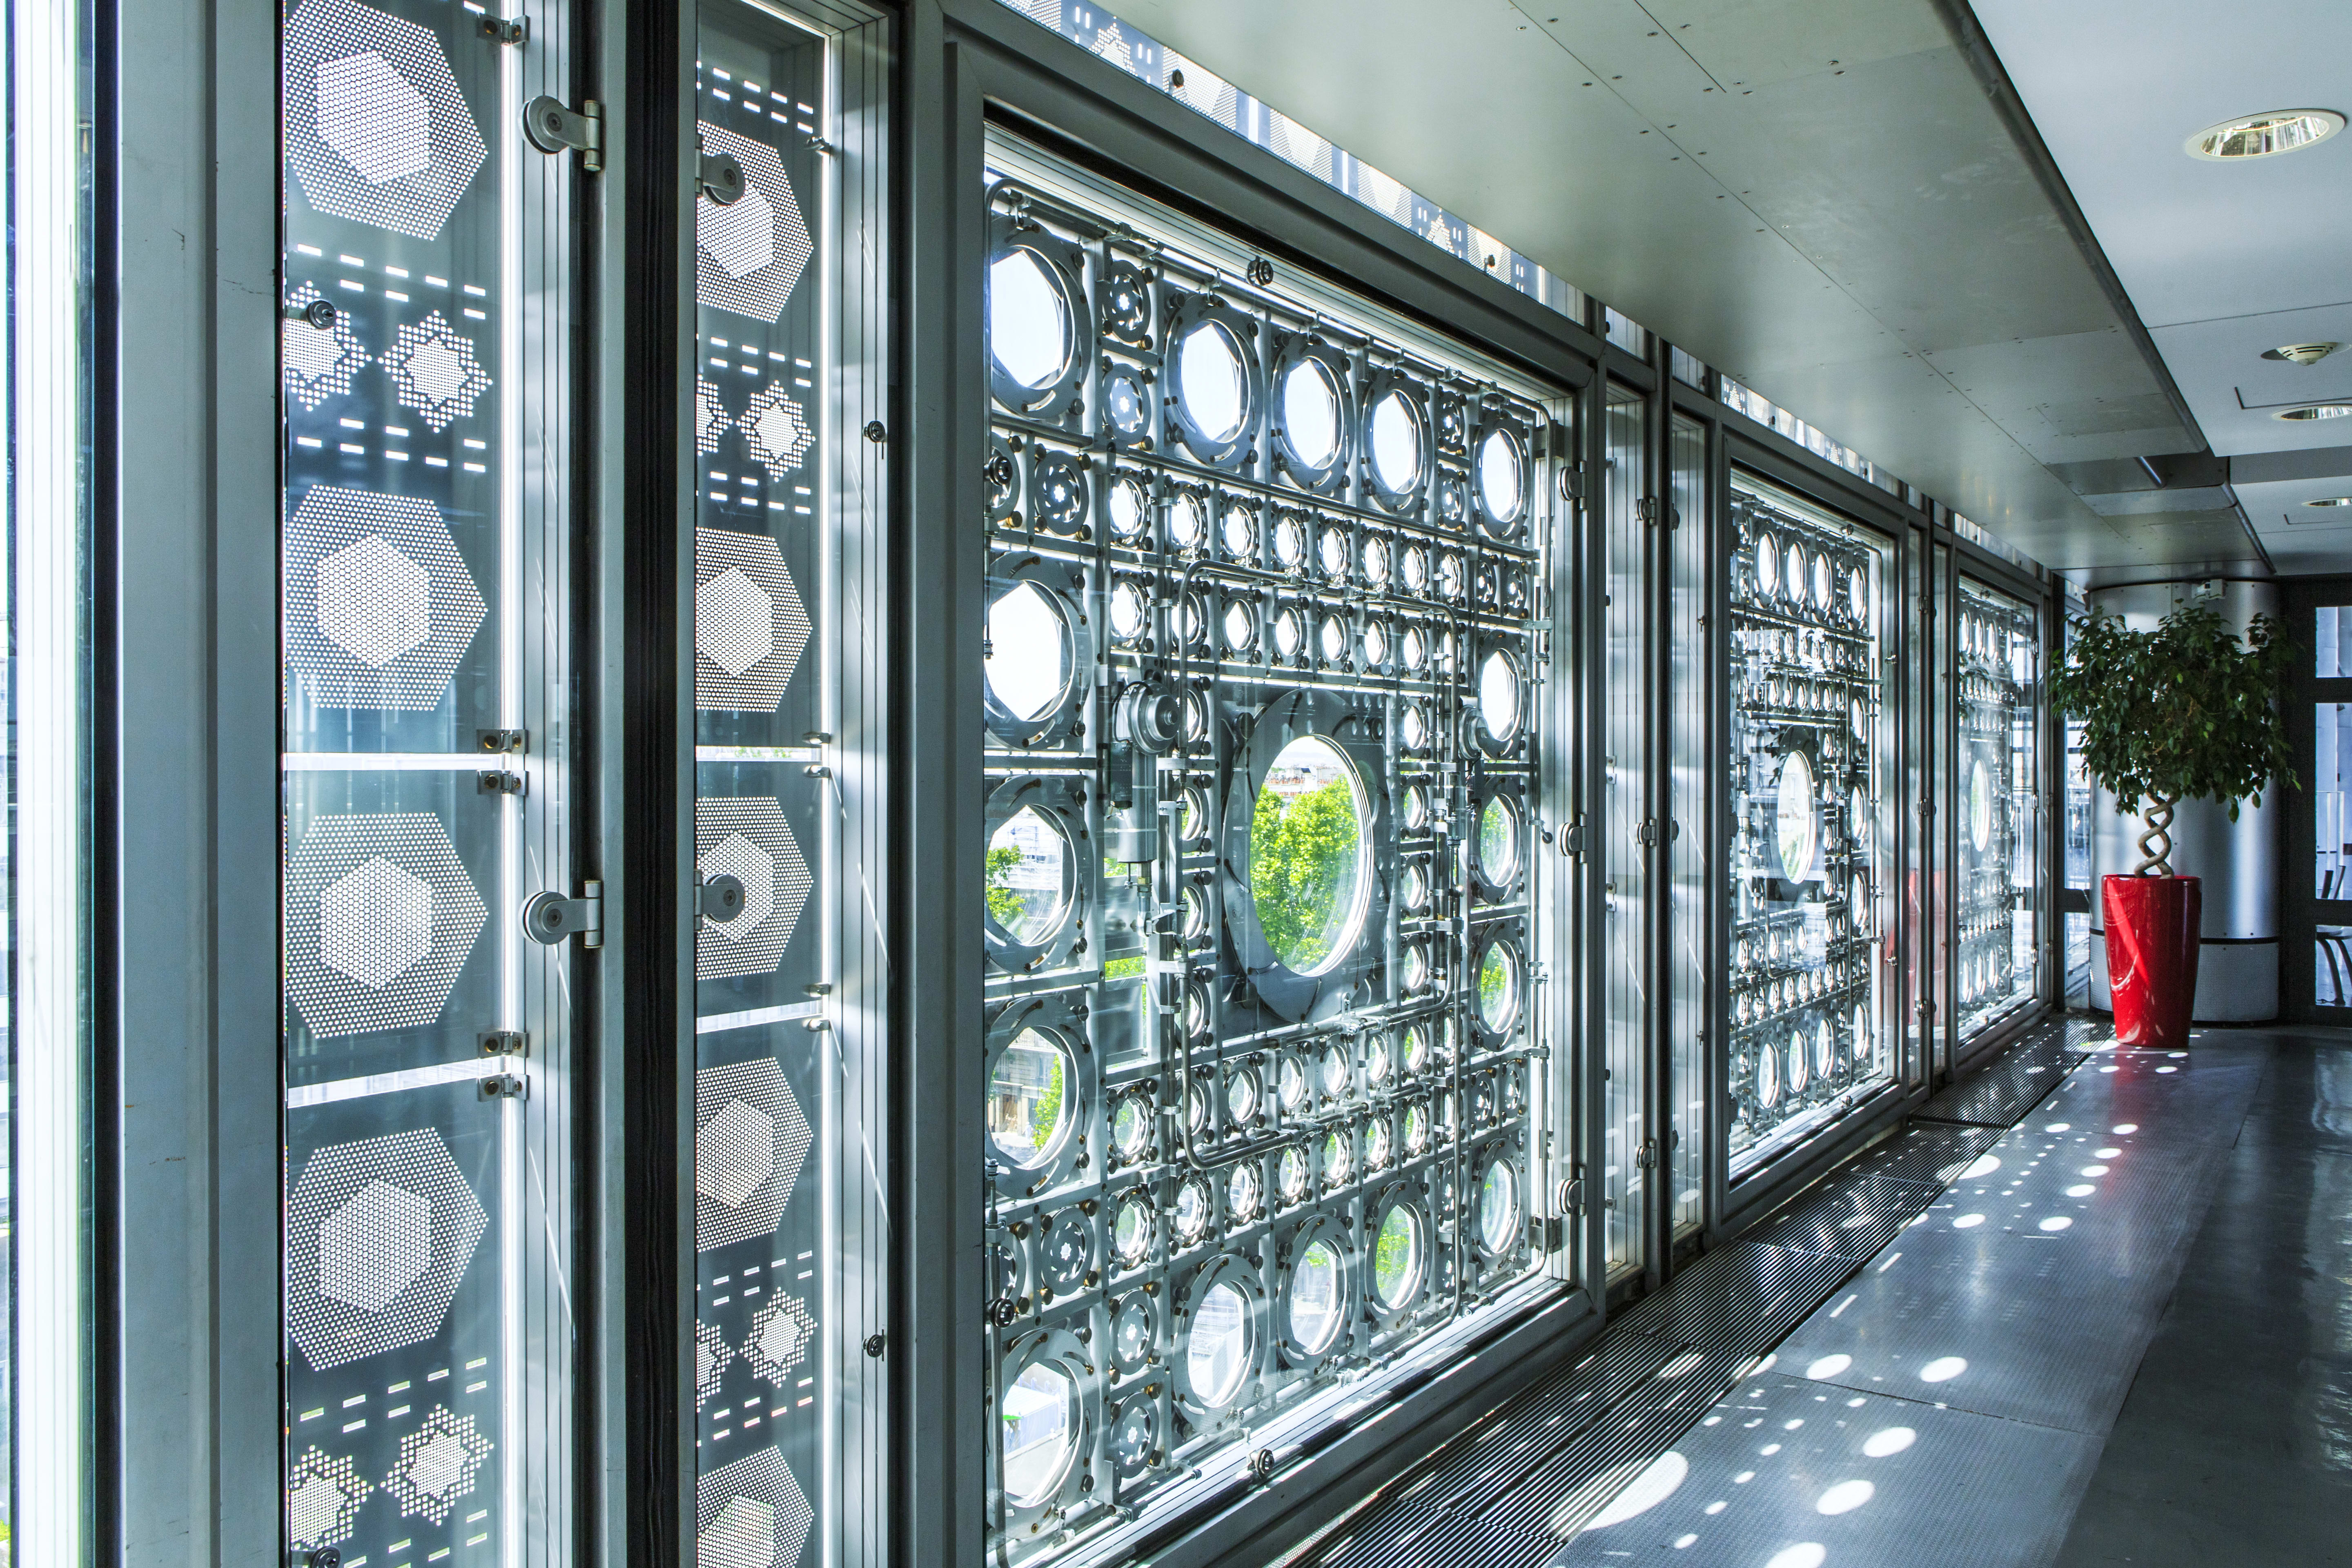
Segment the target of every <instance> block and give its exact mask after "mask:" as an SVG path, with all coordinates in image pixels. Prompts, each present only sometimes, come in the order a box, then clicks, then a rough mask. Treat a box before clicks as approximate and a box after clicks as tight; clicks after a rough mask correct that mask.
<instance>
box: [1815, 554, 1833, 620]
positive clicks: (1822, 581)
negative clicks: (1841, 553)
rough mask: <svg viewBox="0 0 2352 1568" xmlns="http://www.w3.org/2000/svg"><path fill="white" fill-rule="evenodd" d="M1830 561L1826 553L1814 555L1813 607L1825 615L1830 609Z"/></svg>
mask: <svg viewBox="0 0 2352 1568" xmlns="http://www.w3.org/2000/svg"><path fill="white" fill-rule="evenodd" d="M1830 598H1831V590H1830V562H1829V557H1828V556H1826V555H1821V554H1816V555H1814V557H1813V608H1815V609H1817V610H1819V611H1821V612H1822V614H1823V615H1827V614H1829V610H1830Z"/></svg>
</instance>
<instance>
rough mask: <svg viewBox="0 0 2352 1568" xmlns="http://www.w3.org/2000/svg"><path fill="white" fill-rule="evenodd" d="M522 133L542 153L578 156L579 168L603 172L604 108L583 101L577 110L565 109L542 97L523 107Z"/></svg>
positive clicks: (597, 104)
mask: <svg viewBox="0 0 2352 1568" xmlns="http://www.w3.org/2000/svg"><path fill="white" fill-rule="evenodd" d="M522 133H523V136H524V138H525V139H526V140H527V141H529V142H530V144H531V145H532V146H534V147H536V148H538V149H539V150H540V151H541V152H542V153H551V154H552V153H566V152H570V153H579V154H580V167H581V168H582V169H583V170H585V171H586V172H588V173H589V174H602V173H604V105H603V104H601V103H599V102H597V101H596V100H594V99H593V98H590V99H583V100H581V103H580V107H579V108H578V109H576V110H572V109H566V108H564V107H563V105H562V103H561V102H559V101H557V100H554V99H552V98H550V97H548V96H547V95H546V94H545V93H541V94H540V96H539V97H537V98H534V99H532V100H530V102H529V103H526V104H524V105H523V106H522Z"/></svg>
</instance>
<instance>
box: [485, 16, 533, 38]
mask: <svg viewBox="0 0 2352 1568" xmlns="http://www.w3.org/2000/svg"><path fill="white" fill-rule="evenodd" d="M481 29H482V37H486V38H488V39H489V40H490V42H492V43H494V44H520V43H523V42H525V41H526V40H528V39H529V38H530V17H528V16H484V17H483V18H482V20H481Z"/></svg>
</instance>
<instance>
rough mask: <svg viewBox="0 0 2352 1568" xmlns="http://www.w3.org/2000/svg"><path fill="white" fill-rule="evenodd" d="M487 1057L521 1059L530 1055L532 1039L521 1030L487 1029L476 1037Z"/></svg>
mask: <svg viewBox="0 0 2352 1568" xmlns="http://www.w3.org/2000/svg"><path fill="white" fill-rule="evenodd" d="M474 1038H475V1039H477V1040H478V1041H479V1042H481V1047H482V1054H483V1055H484V1056H486V1057H520V1056H528V1055H529V1054H530V1036H529V1035H527V1034H525V1033H524V1032H523V1031H522V1030H520V1029H485V1030H483V1031H482V1032H481V1033H480V1034H478V1035H477V1036H475V1037H474Z"/></svg>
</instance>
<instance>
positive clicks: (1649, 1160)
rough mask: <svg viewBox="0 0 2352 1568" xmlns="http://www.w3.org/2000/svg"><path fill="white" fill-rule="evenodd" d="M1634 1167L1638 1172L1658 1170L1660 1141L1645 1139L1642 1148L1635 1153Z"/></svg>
mask: <svg viewBox="0 0 2352 1568" xmlns="http://www.w3.org/2000/svg"><path fill="white" fill-rule="evenodd" d="M1633 1165H1634V1168H1635V1169H1636V1170H1642V1171H1654V1170H1656V1169H1657V1168H1658V1141H1657V1140H1656V1139H1654V1138H1644V1139H1643V1140H1642V1146H1641V1147H1640V1148H1639V1149H1637V1150H1635V1151H1634V1152H1633Z"/></svg>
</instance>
